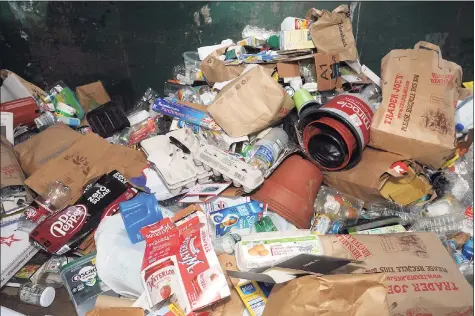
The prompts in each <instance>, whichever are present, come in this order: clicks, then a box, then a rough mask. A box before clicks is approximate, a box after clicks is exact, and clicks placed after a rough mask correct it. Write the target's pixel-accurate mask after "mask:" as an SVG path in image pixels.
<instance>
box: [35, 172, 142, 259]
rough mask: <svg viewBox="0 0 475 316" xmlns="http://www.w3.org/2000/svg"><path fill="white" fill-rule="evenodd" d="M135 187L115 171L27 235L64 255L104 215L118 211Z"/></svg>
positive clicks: (97, 223)
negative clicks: (121, 203) (120, 204)
mask: <svg viewBox="0 0 475 316" xmlns="http://www.w3.org/2000/svg"><path fill="white" fill-rule="evenodd" d="M136 193H137V190H136V189H134V188H132V187H131V186H130V185H129V184H128V182H127V180H126V179H125V178H124V176H123V175H122V174H121V173H120V172H118V171H116V170H114V171H112V172H110V173H108V174H106V175H104V176H102V177H101V178H99V180H97V181H96V182H95V183H94V184H92V185H91V186H89V187H88V188H86V190H85V191H84V194H83V195H82V197H81V198H80V199H79V200H78V201H77V202H76V204H75V205H72V206H68V207H66V208H65V209H63V210H61V211H59V212H58V213H56V214H54V215H52V216H50V217H48V218H47V219H45V220H44V221H43V222H41V223H40V224H39V225H38V226H37V227H36V228H35V229H34V230H33V231H32V232H31V233H30V238H31V239H33V241H35V243H36V244H38V245H39V246H40V247H41V248H42V249H44V250H46V251H47V252H49V253H53V254H64V253H66V252H68V251H69V250H71V249H74V248H75V247H76V246H77V245H78V244H79V243H80V242H81V240H82V239H83V238H84V237H85V236H87V235H88V234H89V233H90V232H92V231H93V230H94V229H96V228H97V226H98V225H99V223H100V221H101V219H102V218H103V217H104V216H109V215H113V214H114V213H116V212H117V211H118V210H119V203H120V202H124V201H127V200H130V199H131V198H133V197H134V196H135V194H136Z"/></svg>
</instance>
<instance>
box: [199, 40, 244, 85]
mask: <svg viewBox="0 0 475 316" xmlns="http://www.w3.org/2000/svg"><path fill="white" fill-rule="evenodd" d="M226 48H228V47H223V48H220V49H218V50H216V51H214V52H212V53H211V54H209V55H208V56H207V57H206V58H205V59H204V60H203V61H202V62H201V65H200V69H201V71H202V72H203V75H204V76H205V77H206V80H207V81H208V82H210V83H214V82H223V81H229V80H233V79H234V78H237V77H238V76H239V75H240V74H241V73H242V72H243V71H244V68H246V66H245V65H237V66H226V65H225V64H224V62H223V61H222V60H220V59H219V58H218V57H219V56H221V55H223V54H224V52H225V51H226Z"/></svg>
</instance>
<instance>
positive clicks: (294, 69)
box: [277, 63, 300, 78]
mask: <svg viewBox="0 0 475 316" xmlns="http://www.w3.org/2000/svg"><path fill="white" fill-rule="evenodd" d="M277 73H278V74H279V78H288V77H300V68H299V64H297V63H277Z"/></svg>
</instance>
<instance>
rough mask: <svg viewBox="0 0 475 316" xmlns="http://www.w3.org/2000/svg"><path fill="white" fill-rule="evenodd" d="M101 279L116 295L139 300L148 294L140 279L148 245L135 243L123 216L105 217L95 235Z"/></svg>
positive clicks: (98, 271)
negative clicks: (126, 228)
mask: <svg viewBox="0 0 475 316" xmlns="http://www.w3.org/2000/svg"><path fill="white" fill-rule="evenodd" d="M94 239H95V241H96V248H97V255H96V268H97V273H98V275H99V277H100V278H101V280H102V281H104V283H105V284H106V285H107V286H108V287H110V288H111V289H112V290H113V291H114V292H116V293H118V294H120V295H123V296H127V297H135V298H136V297H139V296H140V294H142V292H143V291H144V287H143V284H142V281H141V279H140V271H141V267H142V259H143V256H144V251H145V242H139V243H137V244H132V243H131V242H130V239H129V235H127V231H126V230H125V226H124V222H123V221H122V218H121V217H120V215H118V214H116V215H114V216H109V217H105V218H104V219H103V220H102V222H101V223H100V225H99V227H98V228H97V230H96V233H95V234H94Z"/></svg>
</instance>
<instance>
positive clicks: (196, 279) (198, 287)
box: [141, 211, 231, 315]
mask: <svg viewBox="0 0 475 316" xmlns="http://www.w3.org/2000/svg"><path fill="white" fill-rule="evenodd" d="M141 233H142V235H143V236H144V237H145V240H146V242H147V245H146V248H145V255H144V261H143V265H142V281H143V283H144V286H145V291H146V293H147V297H148V300H149V303H150V306H155V305H156V304H158V303H160V302H162V301H164V300H166V299H168V298H169V297H170V296H171V295H174V296H175V299H176V303H177V304H178V306H179V307H180V308H181V309H182V311H183V312H184V313H185V315H190V314H192V313H193V312H194V311H196V310H199V309H201V308H204V307H206V306H208V305H211V304H213V303H215V302H217V301H219V300H221V299H223V298H225V297H228V296H229V295H231V293H230V290H229V287H228V284H227V282H226V278H225V276H224V273H223V271H222V270H221V266H220V264H219V261H218V257H217V256H216V253H215V252H214V249H213V246H212V244H211V238H210V235H209V232H208V225H207V221H206V216H205V214H203V213H202V212H200V211H196V212H193V213H191V214H189V215H188V216H186V217H185V218H183V219H181V220H179V221H177V222H176V223H173V222H172V221H171V220H170V219H169V218H166V219H163V220H161V221H160V222H158V223H155V224H153V225H150V226H147V227H144V228H142V230H141Z"/></svg>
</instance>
